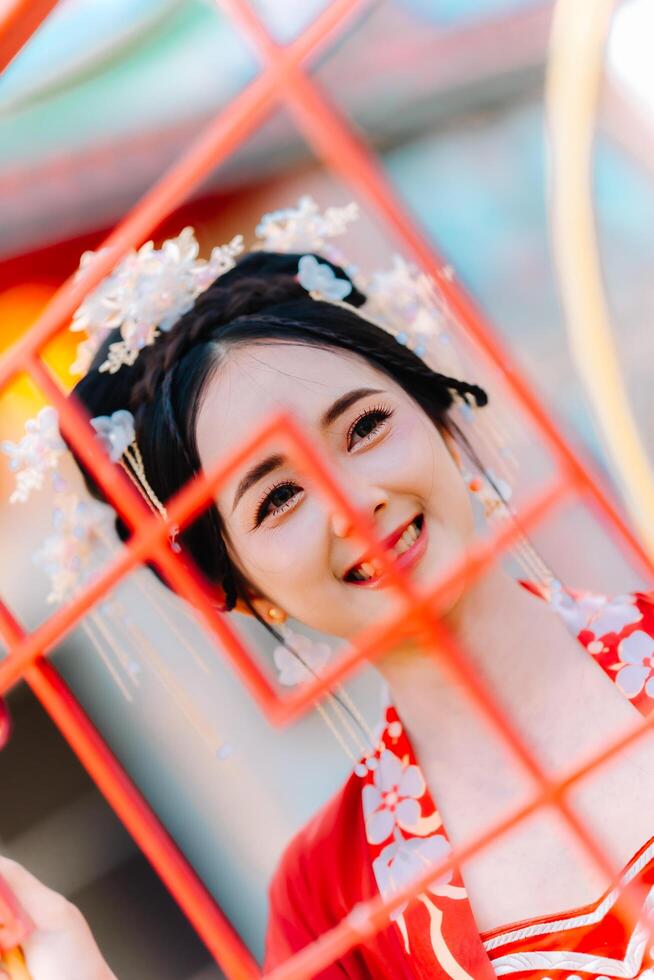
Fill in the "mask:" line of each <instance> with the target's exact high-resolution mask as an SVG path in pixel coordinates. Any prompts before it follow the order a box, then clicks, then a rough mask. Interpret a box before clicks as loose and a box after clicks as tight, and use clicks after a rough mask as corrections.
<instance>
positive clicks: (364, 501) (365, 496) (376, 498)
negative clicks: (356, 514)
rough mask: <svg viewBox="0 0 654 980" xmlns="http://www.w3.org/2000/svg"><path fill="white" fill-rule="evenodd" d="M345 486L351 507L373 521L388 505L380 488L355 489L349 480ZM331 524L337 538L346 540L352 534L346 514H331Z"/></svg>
mask: <svg viewBox="0 0 654 980" xmlns="http://www.w3.org/2000/svg"><path fill="white" fill-rule="evenodd" d="M345 486H346V490H347V495H348V499H349V501H350V503H351V504H352V506H353V507H355V508H356V509H357V510H359V511H362V512H363V513H364V514H368V515H369V516H372V517H373V518H375V519H376V517H377V515H378V514H380V513H382V512H383V510H384V508H385V507H386V505H387V503H388V494H387V493H386V491H385V490H384V489H383V488H382V487H376V486H373V487H371V486H358V487H355V486H354V484H352V482H351V481H350V480H348V482H347V483H346V485H345ZM331 523H332V530H333V532H334V534H335V536H336V537H337V538H346V537H347V536H348V535H349V534H351V532H352V521H351V520H350V518H349V517H348V515H347V514H341V513H339V514H337V513H333V514H332V516H331Z"/></svg>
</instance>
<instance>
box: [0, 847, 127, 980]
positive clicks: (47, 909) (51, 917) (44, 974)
mask: <svg viewBox="0 0 654 980" xmlns="http://www.w3.org/2000/svg"><path fill="white" fill-rule="evenodd" d="M0 875H1V876H2V877H3V878H4V880H5V882H6V883H7V885H8V886H9V888H10V889H11V890H12V892H13V893H14V895H15V896H16V898H17V900H18V902H19V903H20V904H21V905H22V907H23V909H24V910H25V912H27V914H28V915H29V917H30V918H31V919H32V922H33V923H34V926H35V929H34V931H33V932H32V933H30V935H29V936H28V938H27V939H26V940H25V942H24V943H23V952H24V954H25V961H26V964H27V968H28V970H29V973H30V975H31V977H32V980H116V977H115V976H114V974H113V973H112V972H111V970H110V969H109V967H108V966H107V964H106V963H105V961H104V959H103V958H102V954H101V953H100V950H99V949H98V947H97V945H96V942H95V940H94V938H93V935H92V933H91V930H90V929H89V927H88V924H87V922H86V919H85V918H84V916H83V915H82V913H81V912H80V911H79V909H78V908H76V906H74V905H73V904H71V902H69V901H68V900H67V899H65V898H64V897H63V895H59V894H57V892H53V891H52V890H51V889H50V888H46V886H45V885H43V884H42V883H41V882H40V881H38V879H37V878H35V877H34V875H32V874H30V873H29V871H27V870H26V869H25V868H23V867H21V865H20V864H17V863H16V862H15V861H10V860H9V858H5V857H0ZM0 937H1V929H0ZM0 976H1V974H0Z"/></svg>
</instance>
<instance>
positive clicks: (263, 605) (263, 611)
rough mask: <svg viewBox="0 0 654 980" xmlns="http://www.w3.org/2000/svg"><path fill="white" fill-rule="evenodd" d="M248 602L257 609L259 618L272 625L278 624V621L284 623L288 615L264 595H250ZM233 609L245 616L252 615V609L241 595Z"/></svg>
mask: <svg viewBox="0 0 654 980" xmlns="http://www.w3.org/2000/svg"><path fill="white" fill-rule="evenodd" d="M250 602H251V603H252V605H253V606H254V608H255V609H256V610H257V612H258V613H259V615H260V616H261V618H262V619H264V620H265V621H266V622H267V623H270V624H271V625H272V626H279V625H280V623H285V622H286V620H287V619H288V616H287V615H286V613H285V612H284V610H283V609H280V608H279V606H276V605H275V603H274V602H271V600H270V599H266V598H265V596H260V595H258V596H251V597H250ZM234 609H236V611H237V612H240V613H243V614H244V615H245V616H252V610H251V609H250V607H249V606H248V605H247V604H246V603H245V601H244V600H243V599H242V598H241V596H239V597H238V598H237V600H236V605H235V606H234ZM271 614H272V615H271Z"/></svg>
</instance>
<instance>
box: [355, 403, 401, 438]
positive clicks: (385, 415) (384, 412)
mask: <svg viewBox="0 0 654 980" xmlns="http://www.w3.org/2000/svg"><path fill="white" fill-rule="evenodd" d="M392 414H393V409H392V408H389V407H388V405H383V404H379V405H375V406H374V407H373V408H367V409H366V410H365V412H361V414H360V415H357V417H356V418H355V420H354V421H353V422H352V424H351V425H350V427H349V429H348V430H347V437H346V438H347V444H348V446H349V445H350V439H351V437H352V433H353V432H354V430H355V429H356V427H357V425H358V424H359V422H360V421H361V419H365V418H366V416H367V415H381V416H382V418H381V420H380V421H382V422H385V421H386V420H387V419H389V418H390V417H391V415H392ZM373 432H374V429H373ZM370 434H371V433H369V435H370Z"/></svg>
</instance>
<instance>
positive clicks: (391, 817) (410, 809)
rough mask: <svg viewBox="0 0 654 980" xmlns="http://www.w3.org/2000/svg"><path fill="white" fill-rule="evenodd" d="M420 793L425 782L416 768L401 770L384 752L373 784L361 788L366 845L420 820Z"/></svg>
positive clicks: (398, 761) (391, 756)
mask: <svg viewBox="0 0 654 980" xmlns="http://www.w3.org/2000/svg"><path fill="white" fill-rule="evenodd" d="M424 792H425V781H424V779H423V776H422V773H421V772H420V769H419V768H418V766H413V765H411V766H405V765H403V764H402V762H401V760H400V759H398V757H397V756H396V755H395V754H394V753H393V752H391V751H390V749H384V751H383V752H382V753H381V755H380V757H379V765H378V766H377V768H376V769H375V771H374V775H373V782H372V783H368V784H367V785H366V786H364V787H363V797H362V799H363V812H364V815H365V820H366V836H367V839H368V841H369V842H370V843H371V844H381V843H382V841H385V840H387V839H388V838H389V837H390V836H391V834H392V833H393V832H394V830H395V828H396V827H401V826H405V827H407V828H408V827H411V826H412V825H413V824H415V823H416V822H417V821H418V820H419V818H420V804H419V803H418V800H419V798H420V797H421V796H422V795H423V793H424Z"/></svg>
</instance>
